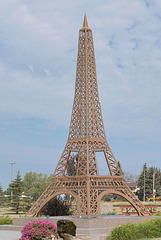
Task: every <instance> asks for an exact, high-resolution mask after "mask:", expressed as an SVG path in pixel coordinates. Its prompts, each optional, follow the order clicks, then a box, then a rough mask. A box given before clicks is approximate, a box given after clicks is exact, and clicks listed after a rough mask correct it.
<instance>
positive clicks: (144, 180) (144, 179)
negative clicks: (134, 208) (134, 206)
mask: <svg viewBox="0 0 161 240" xmlns="http://www.w3.org/2000/svg"><path fill="white" fill-rule="evenodd" d="M143 201H144V202H145V168H144V198H143Z"/></svg>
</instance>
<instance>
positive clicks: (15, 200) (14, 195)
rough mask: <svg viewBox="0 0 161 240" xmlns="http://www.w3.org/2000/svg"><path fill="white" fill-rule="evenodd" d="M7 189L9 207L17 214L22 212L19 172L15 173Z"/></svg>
mask: <svg viewBox="0 0 161 240" xmlns="http://www.w3.org/2000/svg"><path fill="white" fill-rule="evenodd" d="M9 188H10V190H11V195H10V197H9V200H10V203H9V206H10V207H11V208H12V210H13V211H15V212H16V213H17V214H18V213H19V212H20V211H22V210H23V199H22V194H23V182H22V178H21V176H20V172H19V171H18V172H17V175H16V178H15V179H14V180H13V182H12V183H11V184H10V185H9Z"/></svg>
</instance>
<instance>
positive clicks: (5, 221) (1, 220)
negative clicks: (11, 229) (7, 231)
mask: <svg viewBox="0 0 161 240" xmlns="http://www.w3.org/2000/svg"><path fill="white" fill-rule="evenodd" d="M12 222H13V221H12V218H10V217H9V216H1V217H0V225H10V224H12Z"/></svg>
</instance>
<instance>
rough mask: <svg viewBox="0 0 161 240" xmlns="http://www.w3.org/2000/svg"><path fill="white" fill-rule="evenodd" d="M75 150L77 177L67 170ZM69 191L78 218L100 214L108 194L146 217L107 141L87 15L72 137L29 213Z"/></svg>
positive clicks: (80, 43)
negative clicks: (103, 170)
mask: <svg viewBox="0 0 161 240" xmlns="http://www.w3.org/2000/svg"><path fill="white" fill-rule="evenodd" d="M72 152H78V162H77V170H76V175H75V176H68V175H67V174H66V169H67V166H68V160H69V157H70V154H71V153H72ZM96 152H103V153H104V157H105V160H106V162H107V165H108V168H109V173H110V175H100V174H99V169H98V165H97V160H96ZM61 194H69V195H72V196H73V197H74V198H75V201H76V206H77V214H76V216H77V217H80V216H83V215H86V216H87V218H90V217H91V216H93V215H97V216H98V217H99V216H101V211H100V202H101V199H102V197H103V196H104V195H106V194H116V195H119V196H121V197H123V198H125V199H126V200H127V201H128V202H129V203H130V204H131V205H132V206H133V207H134V208H135V210H136V211H137V213H138V215H139V216H143V215H144V214H145V212H147V210H146V209H145V207H144V206H143V205H142V203H141V202H140V201H139V199H138V197H137V196H136V195H135V194H134V193H133V192H132V191H131V190H130V188H129V187H128V186H127V185H126V183H125V182H124V178H123V176H122V175H121V171H120V168H119V166H118V163H117V161H116V160H115V157H114V155H113V153H112V151H111V149H110V147H109V144H108V142H107V140H106V135H105V130H104V125H103V118H102V112H101V106H100V101H99V96H98V86H97V75H96V65H95V55H94V46H93V36H92V30H91V29H90V28H89V27H88V23H87V18H86V15H85V16H84V22H83V27H82V28H81V29H80V30H79V41H78V56H77V70H76V82H75V96H74V103H73V109H72V116H71V123H70V128H69V136H68V141H67V144H66V146H65V148H64V151H63V153H62V155H61V157H60V160H59V162H58V164H57V167H56V169H55V172H54V174H53V176H52V180H51V183H50V185H49V186H48V187H47V189H46V190H45V191H44V192H43V194H42V195H41V196H40V197H39V199H38V200H37V201H36V202H35V203H34V205H33V206H32V207H31V209H30V210H29V211H28V213H27V215H28V214H29V215H32V216H37V215H38V214H39V213H40V211H41V209H42V208H43V207H44V206H45V204H47V203H48V202H49V201H50V200H51V199H52V198H54V197H56V196H58V195H61Z"/></svg>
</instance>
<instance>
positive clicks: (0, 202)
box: [0, 184, 5, 206]
mask: <svg viewBox="0 0 161 240" xmlns="http://www.w3.org/2000/svg"><path fill="white" fill-rule="evenodd" d="M4 203H5V197H4V192H3V189H2V186H1V184H0V206H4Z"/></svg>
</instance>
